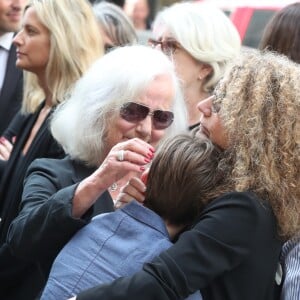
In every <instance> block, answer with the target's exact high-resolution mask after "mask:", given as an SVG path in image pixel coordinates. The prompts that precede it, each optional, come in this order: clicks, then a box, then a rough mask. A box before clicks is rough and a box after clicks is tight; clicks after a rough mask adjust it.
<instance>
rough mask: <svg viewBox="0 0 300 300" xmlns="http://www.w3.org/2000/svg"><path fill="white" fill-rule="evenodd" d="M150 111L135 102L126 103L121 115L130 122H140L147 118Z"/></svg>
mask: <svg viewBox="0 0 300 300" xmlns="http://www.w3.org/2000/svg"><path fill="white" fill-rule="evenodd" d="M149 111H150V109H149V108H148V107H147V106H143V105H140V104H138V103H134V102H128V103H125V104H124V105H123V106H122V107H121V111H120V115H121V117H122V118H123V119H124V120H126V121H128V122H140V121H142V120H143V119H145V118H146V117H147V115H148V114H149Z"/></svg>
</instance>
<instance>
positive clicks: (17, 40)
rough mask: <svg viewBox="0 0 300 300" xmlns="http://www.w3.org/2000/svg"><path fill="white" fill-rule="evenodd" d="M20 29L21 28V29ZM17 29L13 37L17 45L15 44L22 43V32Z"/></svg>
mask: <svg viewBox="0 0 300 300" xmlns="http://www.w3.org/2000/svg"><path fill="white" fill-rule="evenodd" d="M21 31H22V30H21ZM21 31H19V32H18V33H17V34H16V35H15V37H14V38H13V43H14V44H15V45H16V46H17V45H20V44H21V43H22V40H21V34H22V32H21Z"/></svg>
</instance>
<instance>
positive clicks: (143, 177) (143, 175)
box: [141, 168, 149, 185]
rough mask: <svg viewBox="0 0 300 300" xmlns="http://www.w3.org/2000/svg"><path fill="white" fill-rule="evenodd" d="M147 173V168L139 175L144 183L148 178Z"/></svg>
mask: <svg viewBox="0 0 300 300" xmlns="http://www.w3.org/2000/svg"><path fill="white" fill-rule="evenodd" d="M148 174H149V168H148V169H146V170H145V171H144V173H143V174H142V176H141V180H142V181H143V183H144V184H145V185H146V184H147V180H148Z"/></svg>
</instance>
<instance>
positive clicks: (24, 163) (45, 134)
mask: <svg viewBox="0 0 300 300" xmlns="http://www.w3.org/2000/svg"><path fill="white" fill-rule="evenodd" d="M43 106H44V103H42V104H41V105H40V107H39V108H38V109H37V111H36V112H35V113H34V114H28V115H27V116H25V115H22V114H21V113H20V112H19V113H18V114H16V116H15V117H14V119H13V120H12V122H11V125H10V126H9V128H8V129H7V130H6V131H5V133H4V135H5V137H6V138H7V139H8V140H11V139H12V138H13V137H14V136H15V137H16V140H15V143H14V147H13V151H12V153H11V156H10V158H9V160H8V161H7V162H6V163H5V165H4V168H3V171H2V176H1V182H0V217H1V221H0V246H1V245H2V244H3V243H4V242H5V239H6V235H7V231H8V227H9V225H10V223H11V221H12V220H13V219H14V218H15V217H16V216H17V214H18V212H19V205H20V202H21V197H22V192H23V180H24V176H25V173H26V170H27V168H28V166H29V165H30V163H31V162H32V161H33V160H34V159H36V158H40V157H51V158H61V157H63V156H64V155H65V154H64V151H63V149H62V148H61V147H60V146H59V145H58V143H57V142H56V141H55V140H54V138H53V137H52V135H51V132H50V130H49V118H50V115H51V113H52V112H50V113H49V114H48V116H47V118H46V119H45V121H44V122H43V124H42V125H41V127H40V128H39V130H38V132H37V134H36V136H35V137H34V139H33V141H32V143H31V145H30V147H29V149H28V151H27V153H26V154H25V155H23V153H22V151H23V148H24V146H25V143H26V142H27V139H28V137H29V135H30V132H31V130H32V128H33V126H34V124H35V122H36V120H37V118H38V116H39V113H40V111H41V109H42V108H43Z"/></svg>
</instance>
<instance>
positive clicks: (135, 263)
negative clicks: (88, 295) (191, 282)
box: [41, 201, 202, 300]
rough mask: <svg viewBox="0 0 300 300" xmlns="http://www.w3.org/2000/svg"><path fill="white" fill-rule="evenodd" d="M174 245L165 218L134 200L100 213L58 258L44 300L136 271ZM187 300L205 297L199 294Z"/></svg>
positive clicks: (65, 295) (73, 293) (67, 294)
mask: <svg viewBox="0 0 300 300" xmlns="http://www.w3.org/2000/svg"><path fill="white" fill-rule="evenodd" d="M171 245H172V242H171V241H170V238H169V234H168V231H167V229H166V226H165V223H164V221H163V220H162V219H161V218H160V217H159V216H158V215H157V214H156V213H154V212H153V211H151V210H150V209H148V208H146V207H144V206H142V205H140V204H138V203H137V202H136V201H132V202H131V203H129V204H127V205H126V206H124V207H123V208H121V209H119V210H117V211H115V212H113V213H107V214H101V215H99V216H96V217H95V218H93V220H92V221H91V223H89V224H88V225H86V226H85V227H84V228H82V229H81V230H80V231H78V232H77V233H76V234H75V236H74V237H73V238H72V239H71V240H70V242H69V243H68V244H67V245H66V246H65V247H64V248H63V249H62V251H61V252H60V253H59V255H58V256H57V258H56V259H55V261H54V263H53V266H52V269H51V272H50V275H49V279H48V282H47V285H46V287H45V289H44V292H43V295H42V297H41V300H51V299H53V300H60V299H68V298H69V297H72V296H74V295H77V294H78V293H79V292H80V291H83V290H85V289H88V288H90V287H93V286H95V285H98V284H101V283H109V282H111V281H113V280H114V279H116V278H119V277H123V276H129V275H132V274H133V273H135V272H137V271H138V270H140V269H141V268H142V266H143V264H144V263H145V262H149V261H151V260H152V259H153V258H154V257H155V256H157V255H158V254H160V253H161V252H162V251H163V250H166V249H167V248H169V247H170V246H171ZM187 299H189V300H192V299H193V300H199V299H202V298H201V296H200V293H199V292H197V293H195V294H193V295H191V296H190V297H188V298H187Z"/></svg>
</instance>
